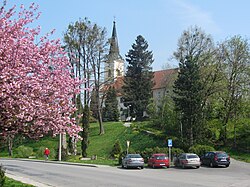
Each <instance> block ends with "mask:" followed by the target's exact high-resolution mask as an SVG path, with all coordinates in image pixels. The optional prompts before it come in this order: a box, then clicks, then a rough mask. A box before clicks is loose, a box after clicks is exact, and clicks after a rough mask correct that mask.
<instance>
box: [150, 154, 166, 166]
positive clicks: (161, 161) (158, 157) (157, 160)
mask: <svg viewBox="0 0 250 187" xmlns="http://www.w3.org/2000/svg"><path fill="white" fill-rule="evenodd" d="M148 166H149V167H152V168H155V167H163V166H165V167H167V168H169V159H168V156H167V155H166V154H163V153H158V154H153V155H152V156H151V157H150V158H149V159H148Z"/></svg>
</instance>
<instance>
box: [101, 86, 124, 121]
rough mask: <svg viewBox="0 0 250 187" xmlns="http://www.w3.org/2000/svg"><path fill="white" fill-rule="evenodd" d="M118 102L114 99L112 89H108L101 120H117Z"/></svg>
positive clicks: (114, 95)
mask: <svg viewBox="0 0 250 187" xmlns="http://www.w3.org/2000/svg"><path fill="white" fill-rule="evenodd" d="M119 116H120V115H119V110H118V101H117V99H116V91H115V89H114V87H109V89H108V91H107V96H106V100H105V108H104V114H103V118H104V119H106V120H107V121H118V120H119Z"/></svg>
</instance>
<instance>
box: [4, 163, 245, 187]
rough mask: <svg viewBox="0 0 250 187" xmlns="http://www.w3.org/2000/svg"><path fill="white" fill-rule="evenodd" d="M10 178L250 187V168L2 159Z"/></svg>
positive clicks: (95, 185)
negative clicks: (123, 165) (124, 166)
mask: <svg viewBox="0 0 250 187" xmlns="http://www.w3.org/2000/svg"><path fill="white" fill-rule="evenodd" d="M0 164H2V165H3V166H4V167H5V168H6V174H7V176H11V177H13V178H15V177H16V179H20V180H22V181H23V182H27V183H30V184H33V185H35V186H39V187H46V186H50V187H52V186H53V187H71V186H72V187H78V186H79V187H85V186H86V187H133V186H136V187H140V186H143V187H147V186H150V187H152V186H156V187H158V186H159V187H161V186H170V187H182V186H185V187H198V186H199V187H250V164H249V163H244V162H239V161H236V160H233V159H232V163H231V165H230V166H229V167H228V168H224V167H218V168H210V167H205V166H204V167H201V168H199V169H180V168H174V167H173V168H168V169H167V168H165V169H151V168H145V169H143V170H140V169H122V168H121V167H109V166H96V167H89V166H79V165H68V164H56V163H54V162H43V161H37V162H34V161H22V160H11V159H0Z"/></svg>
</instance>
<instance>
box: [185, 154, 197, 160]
mask: <svg viewBox="0 0 250 187" xmlns="http://www.w3.org/2000/svg"><path fill="white" fill-rule="evenodd" d="M187 158H188V159H190V158H199V157H198V156H197V155H187Z"/></svg>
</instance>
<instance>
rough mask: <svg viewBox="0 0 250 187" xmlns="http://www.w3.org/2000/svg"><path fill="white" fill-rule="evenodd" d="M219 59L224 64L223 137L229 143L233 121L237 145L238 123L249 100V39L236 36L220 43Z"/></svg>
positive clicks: (220, 116)
mask: <svg viewBox="0 0 250 187" xmlns="http://www.w3.org/2000/svg"><path fill="white" fill-rule="evenodd" d="M217 51H218V56H219V57H220V58H219V59H218V60H220V62H221V63H222V66H223V70H224V71H223V76H224V85H223V86H224V89H223V90H222V91H221V92H220V95H219V98H220V101H221V102H220V103H221V109H220V110H221V112H220V115H219V116H218V117H219V119H220V120H221V122H222V131H221V138H222V140H223V143H224V144H226V143H227V139H228V137H227V134H228V132H227V131H228V129H227V128H228V124H229V122H233V124H234V126H233V129H234V137H235V138H234V144H235V145H236V125H237V121H239V118H241V117H244V115H243V113H244V111H242V109H243V108H244V105H243V104H244V103H245V102H247V101H249V82H250V76H249V67H250V66H249V65H250V51H249V43H248V40H246V39H243V38H242V37H241V36H234V37H232V38H229V39H227V40H226V41H224V42H223V43H221V44H220V45H219V48H218V50H217Z"/></svg>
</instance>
